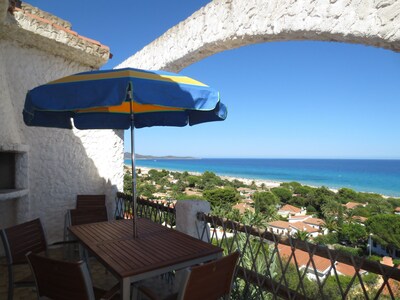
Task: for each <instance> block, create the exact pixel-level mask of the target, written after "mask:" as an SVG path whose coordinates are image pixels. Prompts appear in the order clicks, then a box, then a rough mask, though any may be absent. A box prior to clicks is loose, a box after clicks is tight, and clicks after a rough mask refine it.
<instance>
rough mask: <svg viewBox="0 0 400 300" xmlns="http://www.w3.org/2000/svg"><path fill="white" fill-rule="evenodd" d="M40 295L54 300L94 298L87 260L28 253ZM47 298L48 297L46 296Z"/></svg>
mask: <svg viewBox="0 0 400 300" xmlns="http://www.w3.org/2000/svg"><path fill="white" fill-rule="evenodd" d="M26 257H27V259H28V261H29V264H30V266H31V269H32V273H33V275H34V277H35V282H36V290H37V294H38V296H39V299H42V298H41V297H43V298H44V297H48V298H50V299H53V300H70V299H74V300H94V299H95V297H94V291H93V285H92V281H91V279H90V275H89V271H88V268H87V265H86V263H85V262H83V261H80V262H66V261H59V260H54V259H50V258H46V257H44V256H40V255H36V254H34V253H28V254H27V255H26ZM46 299H47V298H46Z"/></svg>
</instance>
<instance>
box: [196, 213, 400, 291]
mask: <svg viewBox="0 0 400 300" xmlns="http://www.w3.org/2000/svg"><path fill="white" fill-rule="evenodd" d="M198 219H199V220H201V221H203V222H202V224H205V226H204V225H203V228H199V232H200V238H204V237H206V238H208V240H209V241H210V242H211V243H213V244H215V245H217V246H220V247H222V248H224V251H225V254H227V253H230V252H232V251H234V250H235V249H239V250H240V251H241V253H242V255H241V259H240V261H239V267H238V273H237V278H236V281H235V282H236V284H235V287H234V291H233V298H234V299H400V282H399V280H400V269H398V268H396V267H390V266H386V265H383V264H381V263H379V262H374V261H369V260H368V258H367V257H358V256H353V255H351V254H348V253H344V252H341V251H337V250H332V249H329V248H328V247H326V246H323V245H314V244H312V243H308V242H305V241H301V240H297V239H294V238H292V237H290V236H289V237H284V236H279V235H275V234H273V233H271V232H269V231H266V230H260V229H258V228H255V227H253V226H246V225H244V224H240V223H238V222H234V221H231V220H227V219H224V218H220V217H215V216H211V215H204V214H199V215H198Z"/></svg>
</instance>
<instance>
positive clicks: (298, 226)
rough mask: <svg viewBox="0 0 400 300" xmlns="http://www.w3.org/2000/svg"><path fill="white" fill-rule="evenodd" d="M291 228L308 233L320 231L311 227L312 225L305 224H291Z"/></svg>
mask: <svg viewBox="0 0 400 300" xmlns="http://www.w3.org/2000/svg"><path fill="white" fill-rule="evenodd" d="M290 226H292V227H294V228H296V229H297V230H299V231H306V232H308V233H312V232H318V229H316V228H314V227H311V226H310V225H308V224H306V223H304V222H296V223H290Z"/></svg>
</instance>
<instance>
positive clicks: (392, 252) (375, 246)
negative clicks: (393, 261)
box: [371, 236, 400, 258]
mask: <svg viewBox="0 0 400 300" xmlns="http://www.w3.org/2000/svg"><path fill="white" fill-rule="evenodd" d="M371 246H372V247H371V252H372V253H374V254H376V255H379V256H390V257H393V258H400V249H391V248H389V247H386V246H384V245H381V244H379V242H378V241H376V240H374V236H372V245H371Z"/></svg>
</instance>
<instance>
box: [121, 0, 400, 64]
mask: <svg viewBox="0 0 400 300" xmlns="http://www.w3.org/2000/svg"><path fill="white" fill-rule="evenodd" d="M289 40H319V41H337V42H346V43H357V44H364V45H369V46H375V47H381V48H386V49H390V50H393V51H396V52H400V1H399V0H214V1H211V2H210V3H209V4H208V5H206V6H205V7H203V8H201V9H200V10H198V11H197V12H195V13H194V14H193V15H192V16H190V17H189V18H188V19H186V20H184V21H183V22H181V23H179V24H178V25H176V26H175V27H173V28H171V29H170V30H168V31H167V32H166V33H165V34H163V35H162V36H161V37H159V38H158V39H157V40H155V41H154V42H152V43H151V44H149V45H147V46H146V47H144V48H143V49H142V50H141V51H139V52H137V53H136V54H134V55H133V56H131V57H130V58H128V59H127V60H126V61H124V62H123V63H121V64H120V65H119V66H117V68H122V67H137V68H144V69H153V70H156V69H164V70H169V71H173V72H179V71H180V70H182V69H183V68H185V67H187V66H189V65H190V64H192V63H195V62H197V61H200V60H201V59H203V58H205V57H207V56H210V55H212V54H215V53H218V52H221V51H224V50H228V49H233V48H238V47H241V46H244V45H249V44H255V43H264V42H271V41H289Z"/></svg>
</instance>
